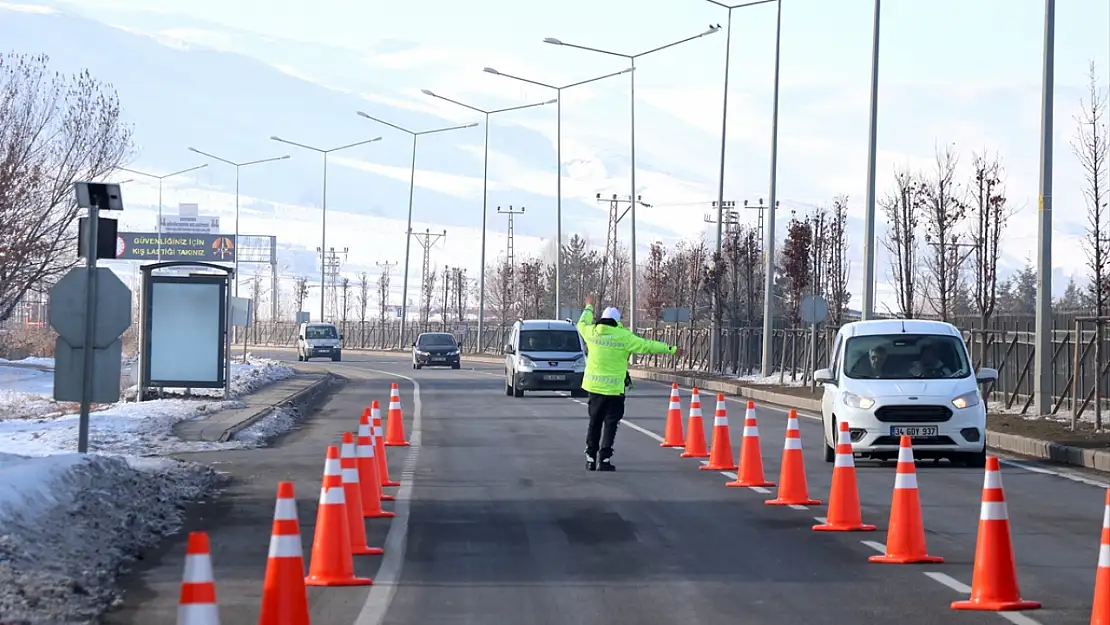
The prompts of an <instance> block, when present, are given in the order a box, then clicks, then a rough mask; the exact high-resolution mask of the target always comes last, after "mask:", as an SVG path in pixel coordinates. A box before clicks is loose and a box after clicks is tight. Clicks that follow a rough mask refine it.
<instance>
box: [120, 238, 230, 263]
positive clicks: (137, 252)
mask: <svg viewBox="0 0 1110 625" xmlns="http://www.w3.org/2000/svg"><path fill="white" fill-rule="evenodd" d="M159 250H160V251H161V256H160V257H159ZM116 259H117V260H140V261H148V262H155V261H158V260H162V261H170V260H176V261H182V260H195V261H202V262H209V263H230V262H234V261H235V237H234V236H231V235H222V234H166V233H162V235H161V237H159V235H158V233H156V232H120V233H119V234H118V235H117V236H116Z"/></svg>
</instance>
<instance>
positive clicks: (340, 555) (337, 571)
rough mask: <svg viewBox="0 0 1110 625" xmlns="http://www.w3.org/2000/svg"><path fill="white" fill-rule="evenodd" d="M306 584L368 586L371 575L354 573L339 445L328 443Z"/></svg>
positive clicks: (371, 581) (370, 581) (370, 582)
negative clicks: (363, 575)
mask: <svg viewBox="0 0 1110 625" xmlns="http://www.w3.org/2000/svg"><path fill="white" fill-rule="evenodd" d="M304 583H305V585H306V586H369V585H370V584H372V583H373V580H371V579H370V578H368V577H355V563H354V558H353V557H352V554H351V529H350V527H349V526H348V521H347V498H346V496H345V493H344V488H343V472H342V470H341V468H340V460H339V448H338V447H336V446H335V445H329V446H328V455H327V460H326V461H325V462H324V483H323V486H322V487H321V488H320V506H319V508H317V511H316V535H315V536H314V537H313V540H312V561H311V562H310V563H309V567H308V577H306V578H305V581H304Z"/></svg>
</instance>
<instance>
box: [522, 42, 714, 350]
mask: <svg viewBox="0 0 1110 625" xmlns="http://www.w3.org/2000/svg"><path fill="white" fill-rule="evenodd" d="M720 29H721V27H720V26H710V27H709V28H708V29H706V30H705V31H704V32H701V33H698V34H697V35H694V36H693V37H687V38H685V39H680V40H678V41H673V42H671V43H668V44H666V45H662V46H658V47H656V48H652V49H650V50H646V51H644V52H639V53H637V54H622V53H619V52H611V51H609V50H602V49H600V48H591V47H589V46H580V45H577V44H573V43H566V42H565V41H561V40H559V39H556V38H554V37H547V38H546V39H544V40H543V42H544V43H550V44H552V45H556V46H564V47H567V48H577V49H579V50H586V51H587V52H597V53H598V54H607V55H609V56H616V57H620V58H622V59H628V61H629V62H630V63H631V64H632V66H633V67H635V66H636V59H638V58H640V57H642V56H647V55H649V54H652V53H654V52H659V51H661V50H666V49H667V48H673V47H674V46H677V45H679V44H683V43H686V42H687V41H693V40H695V39H700V38H701V37H704V36H706V35H712V34H713V33H715V32H717V31H719V30H720ZM629 77H630V81H629V84H630V98H629V99H630V100H631V113H630V117H631V139H630V143H631V145H630V146H629V147H630V152H631V165H632V174H631V175H632V181H631V188H632V192H631V193H630V194H629V196H628V197H629V203H630V204H631V206H630V209H629V215H630V217H631V223H630V224H629V227H630V228H631V231H632V236H631V244H630V245H629V253H630V256H631V258H630V259H629V260H630V261H631V262H630V265H631V267H630V270H631V271H630V274H631V275H630V277H629V287H628V295H629V297H628V299H629V302H628V327H629V328H631V329H632V331H633V332H635V331H636V277H637V273H638V272H637V271H636V204H637V201H636V72H631V73H630V74H629Z"/></svg>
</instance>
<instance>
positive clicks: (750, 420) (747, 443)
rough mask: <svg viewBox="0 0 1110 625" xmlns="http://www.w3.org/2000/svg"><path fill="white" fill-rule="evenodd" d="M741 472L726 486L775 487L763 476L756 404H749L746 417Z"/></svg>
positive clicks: (742, 440)
mask: <svg viewBox="0 0 1110 625" xmlns="http://www.w3.org/2000/svg"><path fill="white" fill-rule="evenodd" d="M739 464H740V470H739V471H737V473H736V480H735V481H733V482H728V483H727V484H725V486H731V487H734V488H750V487H752V486H774V485H775V483H774V482H768V481H767V478H766V477H764V475H763V448H762V447H761V446H760V445H759V422H758V421H757V420H756V417H755V402H754V401H749V402H748V413H747V414H746V415H744V436H743V437H742V438H741V439H740V462H739Z"/></svg>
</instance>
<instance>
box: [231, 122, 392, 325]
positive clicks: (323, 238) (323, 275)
mask: <svg viewBox="0 0 1110 625" xmlns="http://www.w3.org/2000/svg"><path fill="white" fill-rule="evenodd" d="M270 139H271V140H273V141H277V142H279V143H285V144H288V145H292V146H296V147H298V148H304V149H306V150H312V151H313V152H319V153H320V154H323V155H324V189H323V199H322V200H321V203H322V204H323V206H322V207H321V210H320V249H321V250H327V249H328V246H327V238H328V154H331V153H332V152H338V151H340V150H346V149H347V148H353V147H357V146H360V145H366V144H367V143H374V142H375V141H381V140H382V138H381V137H374V138H373V139H367V140H365V141H356V142H355V143H348V144H347V145H341V146H339V147H335V148H330V149H327V150H325V149H323V148H314V147H312V146H311V145H305V144H303V143H295V142H293V141H287V140H285V139H282V138H281V137H276V136H274V137H270ZM236 247H238V244H236ZM326 253H327V252H324V251H321V252H320V254H321V255H320V321H323V320H324V305H325V303H326V302H327V299H328V298H327V297H325V296H324V291H325V289H326V288H327V287H326V284H327V272H328V263H327V257H326Z"/></svg>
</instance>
